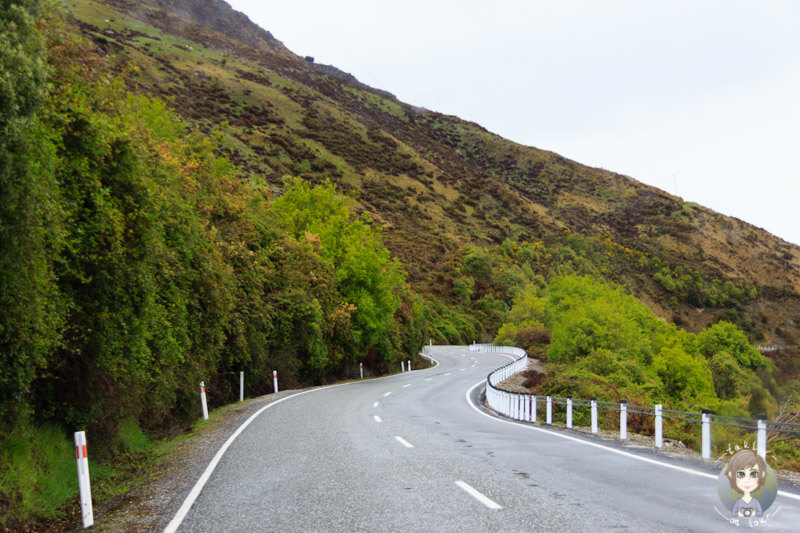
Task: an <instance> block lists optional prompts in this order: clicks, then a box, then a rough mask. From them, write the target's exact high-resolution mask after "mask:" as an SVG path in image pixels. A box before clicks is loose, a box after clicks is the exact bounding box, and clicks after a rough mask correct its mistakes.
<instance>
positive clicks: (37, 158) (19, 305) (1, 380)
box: [0, 0, 63, 414]
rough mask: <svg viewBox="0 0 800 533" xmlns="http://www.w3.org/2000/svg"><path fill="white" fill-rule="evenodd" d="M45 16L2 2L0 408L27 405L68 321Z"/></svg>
mask: <svg viewBox="0 0 800 533" xmlns="http://www.w3.org/2000/svg"><path fill="white" fill-rule="evenodd" d="M39 15H40V7H39V2H38V1H35V0H2V1H0V354H2V360H0V414H2V413H3V412H4V411H6V410H7V409H8V408H10V407H11V406H12V404H13V405H16V406H17V407H20V406H23V405H24V403H25V402H24V400H25V396H26V394H27V392H28V390H29V387H30V383H31V380H32V379H33V377H34V376H35V374H36V372H37V371H38V370H40V369H42V368H44V367H46V366H47V356H48V354H49V353H50V352H51V350H52V348H53V346H54V345H56V344H57V343H58V340H59V334H60V328H61V325H62V323H63V316H62V312H61V306H60V305H59V299H58V293H57V289H56V286H55V282H54V275H53V265H52V257H53V255H52V253H53V252H54V251H57V250H58V249H59V248H60V246H61V236H62V228H61V213H60V210H59V205H58V197H59V194H58V188H57V186H56V184H55V181H54V177H53V165H54V148H53V144H52V142H51V141H50V139H49V134H48V132H47V130H46V128H44V127H43V126H42V124H41V123H40V121H39V120H38V119H37V116H36V113H37V110H38V108H39V106H40V104H41V103H42V101H43V96H44V95H45V93H46V81H47V67H46V63H45V51H44V46H43V43H42V38H41V36H40V34H39V33H38V32H37V30H36V27H35V19H36V17H37V16H39Z"/></svg>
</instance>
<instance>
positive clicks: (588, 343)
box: [0, 0, 800, 530]
mask: <svg viewBox="0 0 800 533" xmlns="http://www.w3.org/2000/svg"><path fill="white" fill-rule="evenodd" d="M54 8H55V9H58V11H57V12H54V11H53V9H54ZM0 67H1V68H2V71H3V75H4V78H3V79H4V80H7V81H8V83H5V82H4V83H3V84H2V85H0V198H2V199H3V201H2V202H0V356H2V357H0V420H2V424H0V462H1V463H3V464H5V465H8V468H5V469H2V470H0V481H2V483H0V527H2V528H7V529H12V530H26V529H31V530H32V529H46V528H45V527H37V524H38V522H37V521H40V520H45V521H46V520H51V519H56V518H58V517H62V518H63V517H65V516H68V515H69V514H70V513H72V512H74V510H75V508H76V506H75V505H74V503H75V500H74V494H75V488H74V483H75V479H74V467H69V466H70V464H74V463H70V462H69V458H70V457H73V456H74V455H73V448H72V444H71V442H70V440H69V438H68V436H69V435H70V434H71V432H72V431H75V430H80V429H85V430H86V431H87V434H88V435H91V442H92V449H93V450H94V452H93V453H94V457H95V460H96V461H98V463H99V464H100V465H101V468H99V469H98V472H99V474H98V475H97V476H96V477H95V478H94V479H93V480H92V485H93V488H95V489H97V492H96V494H97V498H98V501H103V502H109V501H111V500H113V499H114V498H115V497H116V496H118V495H119V494H120V493H121V492H124V491H125V490H126V487H125V485H126V484H127V483H129V482H130V480H131V479H132V478H133V477H135V476H137V475H138V474H140V473H141V471H142V467H143V466H145V465H146V462H147V461H148V457H149V451H151V450H152V449H153V448H154V447H155V442H156V441H158V440H161V439H164V438H169V437H171V436H175V435H176V434H180V433H182V432H185V431H186V430H187V429H188V428H189V427H190V426H191V425H192V424H193V423H195V422H196V421H197V418H198V416H199V406H198V396H197V390H198V389H197V388H198V384H199V383H200V382H201V381H202V382H203V383H204V386H205V390H206V391H207V392H208V396H209V406H210V407H211V409H212V410H213V409H214V408H216V407H219V406H221V405H224V404H227V403H230V402H234V401H236V400H237V399H238V376H239V375H240V374H239V373H240V372H244V373H245V374H246V376H247V379H246V390H245V395H246V396H247V397H253V396H259V395H262V394H266V393H268V392H271V388H272V385H271V383H272V381H271V380H272V372H273V370H277V371H278V373H279V375H280V376H281V388H282V389H291V388H296V387H301V386H307V385H317V384H323V383H330V382H334V381H339V380H343V379H352V378H354V377H355V376H358V375H360V372H359V370H360V368H361V365H363V368H364V370H365V373H366V374H367V375H380V374H385V373H390V372H396V371H398V370H399V368H400V361H406V360H408V359H409V358H411V359H412V360H414V365H415V367H417V366H418V365H419V364H424V363H422V362H420V361H417V356H416V354H417V353H418V350H419V348H420V347H421V346H422V345H423V344H427V343H428V342H429V341H430V340H432V341H433V342H434V343H440V344H463V343H469V342H472V341H474V340H481V341H490V340H494V341H497V342H503V343H508V344H514V345H518V346H523V347H525V348H526V349H528V350H529V352H530V353H531V354H532V355H534V356H536V357H539V358H540V359H542V360H543V364H544V365H545V366H544V368H545V370H546V372H547V376H546V379H544V380H539V382H538V385H537V386H538V387H541V388H542V390H541V392H547V393H558V394H561V393H562V392H564V393H570V392H573V393H575V391H581V390H583V391H585V392H587V393H590V395H597V397H598V398H601V397H602V398H606V399H620V398H621V397H622V396H621V395H624V396H626V397H628V398H629V399H630V400H631V401H638V402H645V403H643V404H641V405H651V404H653V403H655V402H664V405H665V406H668V407H670V406H671V407H672V408H678V409H681V410H694V411H696V410H698V409H700V408H710V409H713V410H714V411H715V412H716V413H717V414H723V415H727V416H738V417H744V416H748V417H751V416H754V415H756V414H759V413H767V414H768V415H769V416H770V417H775V418H777V417H781V418H782V419H783V420H799V419H800V411H797V407H798V398H800V357H798V351H797V348H796V346H795V347H793V348H786V347H785V346H784V348H783V349H778V350H771V351H769V352H768V353H766V354H761V353H759V352H758V351H757V350H756V349H755V348H753V344H763V343H777V344H781V345H796V344H798V340H800V282H799V281H800V263H799V261H800V259H799V258H800V249H798V247H797V246H794V245H791V244H789V243H786V242H782V241H780V240H779V239H777V238H775V237H773V236H771V235H769V234H767V233H765V232H763V231H762V230H759V229H757V228H754V227H752V226H750V225H747V224H745V223H743V222H741V221H739V220H736V219H732V218H729V217H725V216H723V215H721V214H718V213H714V212H712V211H709V210H708V209H705V208H703V207H701V206H697V205H693V204H687V203H684V202H683V201H682V200H681V199H679V198H676V197H673V196H670V195H668V194H666V193H664V192H663V191H660V190H657V189H654V188H651V187H647V186H645V185H643V184H641V183H640V182H638V181H636V180H634V179H632V178H629V177H626V176H622V175H619V174H616V173H613V172H609V171H605V170H601V169H595V168H589V167H586V166H583V165H581V164H579V163H576V162H573V161H569V160H567V159H565V158H563V157H561V156H559V155H558V154H555V153H552V152H546V151H542V150H538V149H536V148H532V147H525V146H520V145H517V144H514V143H512V142H510V141H508V140H505V139H503V138H501V137H499V136H497V135H494V134H492V133H490V132H488V131H486V130H485V129H484V128H482V127H481V126H479V125H477V124H474V123H470V122H466V121H463V120H460V119H459V118H457V117H452V116H446V115H443V114H440V113H436V112H435V111H429V110H425V109H421V108H417V107H414V106H413V105H410V104H407V103H404V102H400V101H398V100H397V99H396V98H395V97H394V96H392V95H391V94H390V93H388V92H386V91H383V90H380V89H375V88H371V87H368V86H366V85H364V84H362V83H360V82H359V81H358V80H356V79H355V78H354V77H353V76H351V75H349V74H347V73H344V72H341V71H340V70H338V69H337V68H336V67H333V66H326V65H318V64H316V63H314V61H313V59H312V58H301V57H298V56H296V55H294V54H293V53H292V52H291V51H289V50H287V49H286V48H285V47H284V46H283V45H282V44H281V43H280V41H279V40H277V39H276V38H275V37H274V36H273V35H271V34H270V33H269V32H268V31H266V29H261V28H258V27H256V26H254V25H252V24H251V23H250V22H249V21H248V20H247V18H246V17H245V16H244V15H242V14H239V13H235V12H234V11H233V10H231V9H230V8H229V7H228V6H227V4H225V3H224V2H221V1H217V0H182V1H176V2H167V1H155V0H149V1H144V2H140V1H133V0H113V1H109V2H95V1H92V0H72V1H71V2H68V3H64V4H59V6H54V5H53V4H52V3H49V2H44V1H40V0H13V1H12V2H11V3H10V8H9V9H7V10H0ZM590 389H591V390H590ZM143 398H146V401H142V399H143ZM678 438H681V439H683V438H684V437H683V436H679V437H678ZM726 438H727V437H726ZM731 438H733V437H731ZM736 438H737V439H738V438H739V437H736ZM729 441H730V439H729ZM720 442H722V441H720ZM781 450H782V451H781V453H780V454H779V455H776V456H775V457H776V460H777V459H778V457H780V461H782V462H783V463H785V464H787V465H790V464H794V465H795V466H794V467H793V468H799V467H800V466H798V465H800V456H798V453H800V452H798V450H800V448H797V447H796V446H793V445H792V444H791V443H790V442H788V441H787V442H784V443H783V444H782V447H781ZM795 463H796V464H795ZM68 467H69V468H68Z"/></svg>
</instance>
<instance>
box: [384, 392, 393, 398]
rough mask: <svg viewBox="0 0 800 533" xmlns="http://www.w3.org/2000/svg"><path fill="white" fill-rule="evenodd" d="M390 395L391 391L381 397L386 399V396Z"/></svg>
mask: <svg viewBox="0 0 800 533" xmlns="http://www.w3.org/2000/svg"><path fill="white" fill-rule="evenodd" d="M391 393H392V391H389V392H387V393H386V394H384V395H383V397H384V398H386V397H387V396H389V395H390V394H391Z"/></svg>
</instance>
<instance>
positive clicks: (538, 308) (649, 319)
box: [495, 275, 800, 466]
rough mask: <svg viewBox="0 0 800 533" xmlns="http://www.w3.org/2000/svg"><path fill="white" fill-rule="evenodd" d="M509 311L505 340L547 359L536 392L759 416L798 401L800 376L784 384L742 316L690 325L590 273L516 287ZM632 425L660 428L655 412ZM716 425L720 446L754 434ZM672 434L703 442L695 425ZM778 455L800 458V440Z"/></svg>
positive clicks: (501, 337) (790, 460)
mask: <svg viewBox="0 0 800 533" xmlns="http://www.w3.org/2000/svg"><path fill="white" fill-rule="evenodd" d="M507 318H508V321H507V322H506V323H504V324H503V325H502V326H501V327H500V329H499V331H498V335H497V338H496V339H495V340H496V342H497V343H498V344H505V345H515V346H524V347H525V349H526V350H528V351H529V352H530V353H532V354H536V355H538V356H539V357H540V358H541V359H543V360H545V361H546V367H545V370H546V375H545V376H543V378H542V379H539V380H537V383H536V384H535V385H534V386H533V387H531V389H530V391H531V392H535V393H537V394H551V395H554V396H561V397H564V396H573V397H575V398H584V399H586V398H593V397H594V398H597V399H598V400H601V401H610V402H619V401H620V400H626V401H628V402H629V403H631V404H635V405H643V406H653V405H655V404H659V403H660V404H662V405H664V407H665V408H667V409H674V410H679V411H688V412H694V413H699V412H700V411H701V410H702V409H709V410H711V411H712V412H713V413H715V414H719V415H722V416H732V417H739V418H755V417H756V416H757V415H759V414H762V413H764V414H766V413H767V412H772V413H775V412H776V411H777V409H776V407H777V406H778V405H780V404H782V403H783V402H786V401H787V400H789V401H796V400H797V393H798V391H800V383H799V382H798V381H797V380H794V381H792V382H791V383H789V384H788V385H787V386H784V387H779V386H778V384H777V383H776V381H775V375H776V373H777V372H776V368H775V365H774V364H773V363H772V362H771V361H769V360H768V359H767V358H765V357H764V356H763V355H762V354H761V353H760V352H758V351H757V350H756V349H754V348H753V346H752V345H751V344H750V341H749V340H748V338H747V336H746V335H745V334H744V333H743V332H742V331H741V330H740V329H738V328H737V327H736V326H734V325H733V324H731V323H729V322H725V321H720V322H717V323H716V324H713V325H711V326H709V327H707V328H706V329H704V330H703V331H701V332H700V333H698V334H693V333H688V332H686V331H683V330H681V329H678V328H677V327H676V326H675V325H674V324H670V323H667V322H665V321H664V320H662V319H660V318H658V317H656V316H655V315H654V314H653V312H652V310H651V309H650V308H648V307H647V306H645V305H644V304H642V303H641V302H640V301H639V300H637V299H636V298H634V297H633V296H631V295H630V294H629V293H627V292H626V291H625V290H624V289H623V288H622V287H620V286H618V285H613V284H608V283H604V282H601V281H598V280H597V279H596V278H592V277H590V276H576V275H568V276H559V277H555V278H553V279H551V280H550V281H549V282H548V283H547V284H546V285H545V286H544V287H540V286H536V285H531V286H528V287H527V288H526V289H524V290H522V291H520V292H518V293H517V294H516V296H515V299H514V305H513V307H512V308H511V310H510V312H509V313H508V316H507ZM586 416H587V415H586V413H580V414H579V415H578V418H577V419H576V424H581V423H582V424H584V425H588V422H587V420H584V419H585V418H586ZM633 426H634V429H635V430H639V431H644V432H645V433H651V432H652V419H651V418H650V417H641V416H637V417H635V418H634V420H633ZM717 433H718V435H717V437H716V438H715V445H716V448H718V449H719V450H720V451H724V450H725V448H726V446H727V445H728V444H730V443H731V442H734V443H738V442H740V440H742V441H743V440H744V439H746V438H747V437H746V436H742V435H743V434H739V433H736V432H735V431H730V430H726V429H723V430H717ZM667 435H668V436H670V437H672V438H677V439H681V440H684V441H685V442H689V443H692V444H695V445H697V444H698V435H699V433H698V431H697V426H696V425H692V424H683V423H681V424H673V425H672V426H671V427H668V430H667ZM773 443H774V442H773ZM770 453H771V456H770V461H771V464H773V465H775V466H787V465H788V466H791V465H796V464H797V462H798V460H799V459H800V449H798V447H797V446H796V442H795V444H794V445H791V444H790V445H787V443H786V442H782V443H780V444H779V445H778V446H777V447H774V448H772V449H771V450H770Z"/></svg>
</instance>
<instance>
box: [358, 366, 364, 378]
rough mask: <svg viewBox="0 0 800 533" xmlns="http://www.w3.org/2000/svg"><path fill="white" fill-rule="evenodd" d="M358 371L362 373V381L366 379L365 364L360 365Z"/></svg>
mask: <svg viewBox="0 0 800 533" xmlns="http://www.w3.org/2000/svg"><path fill="white" fill-rule="evenodd" d="M358 370H359V371H360V372H361V379H364V363H358Z"/></svg>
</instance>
